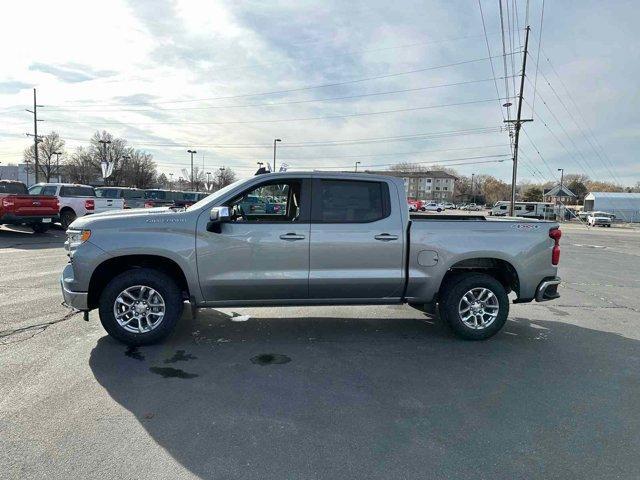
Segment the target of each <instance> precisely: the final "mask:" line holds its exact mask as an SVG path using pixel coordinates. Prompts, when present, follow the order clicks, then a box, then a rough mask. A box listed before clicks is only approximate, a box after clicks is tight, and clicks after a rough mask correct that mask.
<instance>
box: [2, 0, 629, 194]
mask: <svg viewBox="0 0 640 480" xmlns="http://www.w3.org/2000/svg"><path fill="white" fill-rule="evenodd" d="M480 5H481V7H482V14H481V8H480ZM499 5H500V2H495V1H486V0H482V1H481V3H480V4H479V2H478V1H477V0H476V1H472V0H468V1H445V0H441V1H429V0H422V1H417V0H416V1H397V2H388V1H385V2H382V1H379V0H370V1H350V2H344V1H323V2H307V1H301V0H295V1H269V2H258V1H255V0H253V1H244V2H234V1H229V2H225V1H214V0H153V1H142V0H135V1H134V0H131V1H118V0H111V1H108V2H105V1H101V2H94V1H90V0H85V1H63V0H61V1H57V2H44V1H43V2H30V1H21V2H11V4H10V5H9V4H5V5H4V7H3V15H2V16H1V17H0V44H1V45H3V48H2V49H1V50H0V60H1V63H2V70H0V162H2V163H3V164H7V163H18V162H19V161H20V160H21V157H22V151H23V149H24V148H25V147H26V146H28V145H29V142H30V140H29V138H27V137H26V136H25V133H26V132H29V133H32V132H33V118H32V116H31V114H30V113H28V112H26V111H25V108H31V107H32V102H33V91H32V89H33V88H37V92H38V103H39V104H41V105H43V107H41V108H39V109H38V111H39V118H40V119H42V120H43V121H42V122H39V124H38V129H39V133H40V134H46V133H48V132H51V131H54V130H55V131H57V132H58V133H60V135H61V136H62V138H63V139H65V141H66V151H67V152H68V153H71V152H73V150H74V149H75V148H76V147H78V146H80V145H86V144H87V143H88V140H89V138H90V137H91V136H92V134H93V133H94V132H96V131H98V130H106V131H108V132H110V133H112V134H114V135H116V136H119V137H123V138H125V139H126V140H127V141H128V142H129V144H130V145H131V146H133V147H136V148H140V149H143V150H146V151H148V152H150V153H152V154H153V156H154V159H155V161H156V162H157V164H158V169H159V171H160V172H164V173H166V174H169V173H171V174H173V178H174V179H177V178H178V177H180V176H183V174H182V169H183V168H186V167H187V166H188V165H189V162H190V160H189V154H188V153H187V149H195V150H197V152H198V153H197V154H196V162H197V164H198V165H200V166H202V165H203V164H204V168H205V171H212V172H213V171H215V169H217V168H220V167H231V168H233V169H234V170H235V171H236V172H237V173H238V175H239V176H240V177H246V176H249V175H252V174H253V173H254V172H255V170H256V168H257V165H256V164H257V162H272V156H273V139H274V138H280V139H282V141H281V142H280V143H278V152H277V158H278V160H277V162H278V166H280V164H282V163H286V164H288V165H289V168H290V169H307V170H308V169H330V170H339V169H352V168H355V162H360V164H359V168H360V169H361V170H362V169H368V170H383V169H387V168H388V167H389V166H390V165H392V164H394V163H398V162H410V163H416V164H420V165H430V164H437V165H442V166H447V167H449V168H455V169H456V170H457V171H458V172H460V173H461V174H466V175H470V174H471V173H476V174H491V175H494V176H496V177H498V178H500V179H502V180H505V181H507V182H510V178H511V167H512V162H511V159H510V156H511V148H510V138H509V133H508V132H507V131H506V125H508V123H505V122H504V120H505V119H507V120H508V119H511V118H514V117H515V105H516V103H517V99H516V98H514V91H515V90H516V89H518V88H519V82H520V77H519V75H520V72H521V63H522V57H523V55H522V51H523V48H522V47H523V44H524V36H525V30H524V27H525V25H526V24H527V23H528V24H529V25H530V26H531V33H530V39H529V52H530V54H529V55H528V57H527V68H526V80H525V84H524V95H523V97H524V103H523V111H522V112H523V113H522V116H523V118H533V122H527V123H525V124H524V127H523V131H522V134H521V137H520V146H521V148H520V152H521V155H520V159H521V161H520V164H519V168H518V179H519V180H530V181H534V182H541V181H556V180H557V179H558V178H559V173H558V170H557V169H558V168H564V171H565V173H567V174H568V173H583V174H587V175H589V176H590V177H591V178H593V179H597V180H603V181H612V182H615V183H622V184H625V185H634V184H635V183H636V182H638V181H640V162H639V161H638V159H637V155H638V153H637V152H638V146H639V145H638V132H639V131H640V130H639V128H638V127H639V125H638V115H637V112H638V111H639V110H640V108H639V107H640V96H639V95H637V90H638V86H637V85H638V82H637V80H636V79H637V73H638V72H637V71H638V69H639V68H640V62H639V61H638V60H639V58H638V56H639V54H638V50H637V49H636V48H635V47H634V46H635V45H637V43H638V39H639V36H640V35H639V34H638V32H637V27H636V25H637V24H638V21H637V20H638V13H637V8H636V5H635V2H633V1H611V2H606V3H605V2H596V1H583V2H553V1H547V2H546V4H545V5H544V16H543V21H542V22H541V17H542V7H543V2H542V1H541V0H540V1H537V0H531V1H530V2H527V1H515V0H503V1H502V7H503V12H502V13H503V25H504V31H505V34H504V35H505V37H504V38H505V44H504V49H503V36H502V29H501V21H500V9H499ZM516 12H517V15H516ZM483 19H484V27H483ZM510 27H513V30H512V31H511V35H510ZM485 30H486V35H485ZM541 30H542V34H540V33H541ZM487 44H488V45H487ZM539 46H541V49H539V48H538V47H539ZM490 57H491V58H490ZM505 63H506V68H505ZM505 76H506V77H507V78H506V79H505V78H504V77H505ZM505 80H506V84H507V85H506V86H505ZM534 86H535V90H534ZM507 102H511V103H512V104H513V106H511V107H510V108H509V111H507V109H506V108H505V107H503V106H502V105H503V104H505V103H507Z"/></svg>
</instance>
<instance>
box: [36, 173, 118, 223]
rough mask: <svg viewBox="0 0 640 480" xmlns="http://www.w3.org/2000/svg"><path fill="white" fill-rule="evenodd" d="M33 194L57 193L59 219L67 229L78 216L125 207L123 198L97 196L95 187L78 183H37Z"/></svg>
mask: <svg viewBox="0 0 640 480" xmlns="http://www.w3.org/2000/svg"><path fill="white" fill-rule="evenodd" d="M29 193H30V194H32V195H55V196H56V197H57V198H58V202H59V204H60V210H59V213H58V218H57V220H58V221H59V222H60V225H62V228H64V229H66V228H68V227H69V225H71V222H73V221H74V220H75V219H76V218H78V217H84V216H85V215H91V214H93V213H102V212H107V211H110V210H121V209H122V208H124V200H123V199H121V198H97V197H96V192H95V190H94V188H93V187H91V186H89V185H79V184H76V183H36V184H35V185H32V186H31V187H29Z"/></svg>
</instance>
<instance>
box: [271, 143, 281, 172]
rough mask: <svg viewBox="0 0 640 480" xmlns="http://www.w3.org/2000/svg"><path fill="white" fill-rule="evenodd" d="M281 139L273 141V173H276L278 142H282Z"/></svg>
mask: <svg viewBox="0 0 640 480" xmlns="http://www.w3.org/2000/svg"><path fill="white" fill-rule="evenodd" d="M281 141H282V140H281V139H280V138H274V139H273V171H274V172H275V171H276V142H281Z"/></svg>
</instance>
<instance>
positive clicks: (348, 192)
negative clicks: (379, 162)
mask: <svg viewBox="0 0 640 480" xmlns="http://www.w3.org/2000/svg"><path fill="white" fill-rule="evenodd" d="M319 184H320V191H319V192H317V193H318V194H317V196H316V195H315V192H314V196H315V197H316V199H317V201H315V202H314V221H316V222H321V223H364V222H374V221H376V220H380V219H382V218H385V217H387V216H389V213H390V207H389V188H388V186H387V184H386V183H384V182H365V181H350V180H320V182H319Z"/></svg>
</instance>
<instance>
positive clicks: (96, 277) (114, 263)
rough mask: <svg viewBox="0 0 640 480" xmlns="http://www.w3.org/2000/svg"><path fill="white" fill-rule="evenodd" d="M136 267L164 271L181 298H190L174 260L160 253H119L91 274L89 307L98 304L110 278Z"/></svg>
mask: <svg viewBox="0 0 640 480" xmlns="http://www.w3.org/2000/svg"><path fill="white" fill-rule="evenodd" d="M136 268H151V269H154V270H157V271H160V272H162V273H165V274H166V275H168V276H169V277H171V278H172V279H173V280H174V281H175V282H176V284H177V285H178V288H180V291H181V292H182V293H183V298H185V299H189V298H190V290H189V283H188V282H187V277H186V275H185V273H184V271H183V269H182V268H181V267H180V265H178V263H176V262H175V261H174V260H172V259H170V258H168V257H163V256H161V255H121V256H118V257H112V258H109V259H107V260H105V261H104V262H102V263H101V264H100V265H98V266H97V267H96V268H95V270H94V271H93V273H92V274H91V279H90V280H89V290H88V299H87V303H88V306H89V308H96V307H97V306H98V302H99V299H100V293H101V292H102V290H103V289H104V287H105V286H106V285H107V284H108V283H109V281H110V280H111V279H113V278H114V277H115V276H116V275H119V274H120V273H122V272H125V271H127V270H131V269H136Z"/></svg>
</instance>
